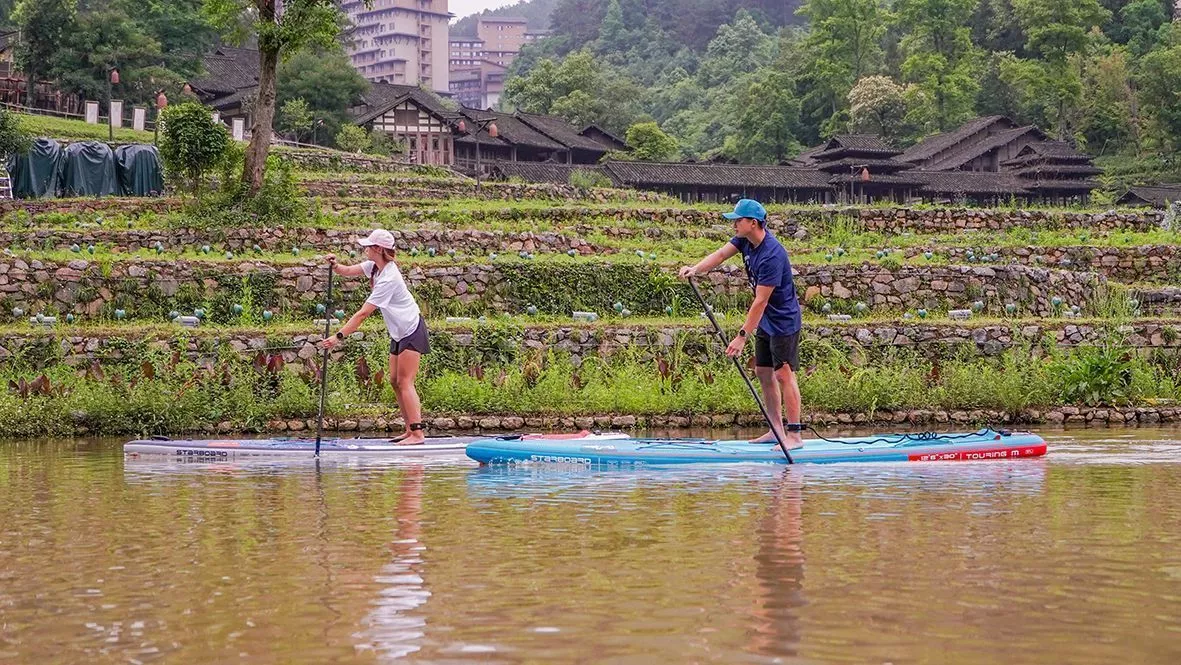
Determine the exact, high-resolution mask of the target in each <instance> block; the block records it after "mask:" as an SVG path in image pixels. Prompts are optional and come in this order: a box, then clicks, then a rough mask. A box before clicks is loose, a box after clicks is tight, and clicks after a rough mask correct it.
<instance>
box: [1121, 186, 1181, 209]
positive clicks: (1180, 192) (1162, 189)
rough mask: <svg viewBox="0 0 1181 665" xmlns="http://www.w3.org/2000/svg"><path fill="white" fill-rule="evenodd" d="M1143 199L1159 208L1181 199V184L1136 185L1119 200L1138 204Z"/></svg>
mask: <svg viewBox="0 0 1181 665" xmlns="http://www.w3.org/2000/svg"><path fill="white" fill-rule="evenodd" d="M1141 201H1142V202H1144V203H1147V204H1149V205H1154V206H1157V207H1159V208H1163V207H1165V206H1166V205H1168V204H1170V203H1176V202H1177V201H1181V184H1165V183H1162V184H1160V185H1136V186H1133V187H1130V188H1128V193H1127V194H1124V195H1123V197H1121V198H1120V200H1119V201H1118V202H1119V203H1122V204H1124V205H1136V204H1137V203H1138V202H1141Z"/></svg>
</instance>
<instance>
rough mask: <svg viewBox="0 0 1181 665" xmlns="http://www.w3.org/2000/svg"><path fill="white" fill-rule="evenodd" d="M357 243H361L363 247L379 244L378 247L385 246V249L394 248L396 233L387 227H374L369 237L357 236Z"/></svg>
mask: <svg viewBox="0 0 1181 665" xmlns="http://www.w3.org/2000/svg"><path fill="white" fill-rule="evenodd" d="M357 244H358V245H361V246H362V247H369V246H370V245H377V246H378V247H384V248H385V249H393V248H394V234H392V233H390V232H389V231H386V230H385V229H374V230H373V232H372V233H370V234H369V235H368V236H367V237H365V238H357Z"/></svg>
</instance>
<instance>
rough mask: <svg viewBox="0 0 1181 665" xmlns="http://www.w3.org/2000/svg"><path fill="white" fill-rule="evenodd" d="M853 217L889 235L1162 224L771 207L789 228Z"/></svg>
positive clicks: (1098, 217) (1081, 216) (1136, 214)
mask: <svg viewBox="0 0 1181 665" xmlns="http://www.w3.org/2000/svg"><path fill="white" fill-rule="evenodd" d="M849 216H853V217H854V218H855V219H856V221H857V223H858V224H859V225H860V226H861V228H863V229H864V230H866V231H879V232H882V233H887V234H891V235H897V234H900V233H903V232H910V233H954V232H956V231H1007V230H1009V229H1012V228H1035V229H1083V230H1088V231H1092V232H1102V231H1116V230H1120V231H1150V230H1153V229H1158V228H1161V225H1162V223H1163V222H1164V219H1165V213H1164V211H1163V210H1141V209H1135V210H1129V209H1124V210H1109V211H1106V212H1062V211H1049V210H995V209H983V208H982V209H974V208H906V207H897V208H837V209H825V210H813V209H804V210H791V209H788V210H775V211H774V212H773V213H772V219H783V220H785V221H786V222H788V226H789V227H790V226H793V224H792V223H793V222H794V225H799V224H804V225H809V224H812V225H814V226H817V227H826V226H829V225H831V224H832V223H833V222H834V221H835V220H837V219H839V218H841V217H849Z"/></svg>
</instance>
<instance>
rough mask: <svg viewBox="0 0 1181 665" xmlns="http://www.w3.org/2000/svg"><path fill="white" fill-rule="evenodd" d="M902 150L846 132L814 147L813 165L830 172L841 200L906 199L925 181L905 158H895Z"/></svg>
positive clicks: (868, 136)
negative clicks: (918, 178) (919, 178)
mask: <svg viewBox="0 0 1181 665" xmlns="http://www.w3.org/2000/svg"><path fill="white" fill-rule="evenodd" d="M901 153H902V151H901V150H898V149H897V148H893V147H891V146H889V145H887V144H886V142H885V141H883V140H882V139H881V138H880V137H877V136H871V135H869V134H845V135H838V136H834V137H832V138H831V139H829V140H828V141H826V142H824V144H823V145H822V146H821V149H820V150H818V151H815V150H814V151H810V154H809V157H808V158H809V159H810V160H811V161H812V162H813V166H812V167H811V168H813V169H816V170H817V171H822V172H824V173H827V174H828V175H829V178H828V184H829V185H831V186H832V187H833V189H834V191H835V193H836V197H837V200H838V201H847V202H865V201H882V200H885V201H897V202H900V203H901V202H903V201H905V200H907V199H908V198H910V197H911V196H912V194H913V193H914V192H915V191H916V190H917V189H919V187H920V186H921V185H922V183H921V182H920V181H919V180H917V179H915V178H914V177H913V176H911V175H910V174H909V173H902V172H903V171H907V170H908V169H909V168H910V165H909V164H907V163H905V162H900V161H897V160H895V159H894V157H895V156H896V155H899V154H901Z"/></svg>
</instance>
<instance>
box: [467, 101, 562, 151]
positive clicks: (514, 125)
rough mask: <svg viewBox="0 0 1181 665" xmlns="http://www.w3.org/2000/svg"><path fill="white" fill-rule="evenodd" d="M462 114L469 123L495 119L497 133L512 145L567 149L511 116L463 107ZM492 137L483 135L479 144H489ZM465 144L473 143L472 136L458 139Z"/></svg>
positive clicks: (544, 148)
mask: <svg viewBox="0 0 1181 665" xmlns="http://www.w3.org/2000/svg"><path fill="white" fill-rule="evenodd" d="M459 112H460V114H462V115H463V116H464V117H466V118H468V119H469V122H470V121H471V120H473V119H475V118H479V119H481V120H483V119H487V118H489V117H492V118H495V123H496V129H497V133H498V134H499V137H500V139H501V140H503V141H504V142H505V143H508V144H510V145H520V146H528V147H531V148H539V149H541V150H565V149H566V147H565V146H563V145H562V144H560V143H558V142H557V141H554V140H553V139H551V138H549V137H548V136H546V135H545V134H542V133H541V132H539V131H537V130H536V129H533V128H532V127H530V126H529V125H526V124H525V123H523V122H521V121H520V120H518V119H517V118H514V117H513V116H512V115H511V114H508V113H500V112H498V111H480V110H476V109H469V108H467V107H461V108H460V109H459ZM465 139H466V140H465ZM489 139H491V137H486V136H485V135H484V134H482V133H481V135H480V137H479V142H480V143H481V144H483V143H489V142H490V140H489ZM457 140H460V141H463V142H464V143H468V142H471V140H472V139H471V137H470V135H468V136H465V137H462V138H460V139H457Z"/></svg>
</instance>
